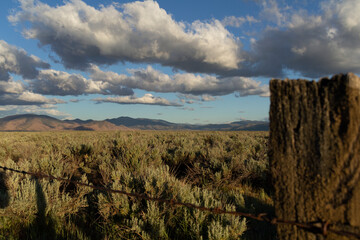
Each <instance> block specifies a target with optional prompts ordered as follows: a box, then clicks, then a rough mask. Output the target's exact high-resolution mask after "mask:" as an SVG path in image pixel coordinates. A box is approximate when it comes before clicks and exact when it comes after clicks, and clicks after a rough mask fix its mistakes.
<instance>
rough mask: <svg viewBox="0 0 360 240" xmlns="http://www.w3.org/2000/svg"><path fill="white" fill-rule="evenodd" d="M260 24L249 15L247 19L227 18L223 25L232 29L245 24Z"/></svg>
mask: <svg viewBox="0 0 360 240" xmlns="http://www.w3.org/2000/svg"><path fill="white" fill-rule="evenodd" d="M258 22H260V21H259V20H257V19H256V18H254V17H253V16H249V15H247V16H246V17H235V16H227V17H225V18H224V19H223V20H222V24H223V25H224V26H230V27H241V26H242V25H243V24H245V23H249V24H252V23H258Z"/></svg>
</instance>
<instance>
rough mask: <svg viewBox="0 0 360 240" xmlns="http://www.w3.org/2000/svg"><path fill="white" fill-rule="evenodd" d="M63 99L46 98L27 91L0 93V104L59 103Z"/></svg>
mask: <svg viewBox="0 0 360 240" xmlns="http://www.w3.org/2000/svg"><path fill="white" fill-rule="evenodd" d="M60 103H65V101H63V100H61V99H56V98H51V99H49V98H46V97H44V96H42V95H40V94H36V93H33V92H29V91H24V92H22V93H17V94H14V93H2V94H0V105H4V106H5V105H43V104H60Z"/></svg>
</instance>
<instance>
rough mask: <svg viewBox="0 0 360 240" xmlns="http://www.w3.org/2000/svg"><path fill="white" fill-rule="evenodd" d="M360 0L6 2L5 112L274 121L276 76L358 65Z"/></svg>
mask: <svg viewBox="0 0 360 240" xmlns="http://www.w3.org/2000/svg"><path fill="white" fill-rule="evenodd" d="M359 12H360V1H359V0H327V1H316V0H288V1H285V0H222V1H211V0H196V1H193V0H182V1H175V0H158V1H153V0H145V1H128V0H126V1H121V0H114V1H111V0H104V1H98V0H67V1H62V0H47V1H46V0H39V1H38V0H2V1H0V28H1V32H0V117H5V116H8V115H14V114H26V113H33V114H46V115H50V116H54V117H57V118H59V119H75V118H79V119H83V120H86V119H94V120H103V119H108V118H116V117H121V116H129V117H133V118H152V119H164V120H167V121H170V122H176V123H193V124H208V123H227V122H233V121H240V120H268V116H269V106H270V98H269V96H270V92H269V80H270V79H272V78H278V79H285V78H290V79H297V78H302V79H309V80H311V79H315V80H316V79H319V78H321V77H326V76H331V75H334V74H338V73H346V72H354V73H355V74H359V73H360V14H358V13H359Z"/></svg>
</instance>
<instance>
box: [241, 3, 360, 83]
mask: <svg viewBox="0 0 360 240" xmlns="http://www.w3.org/2000/svg"><path fill="white" fill-rule="evenodd" d="M359 12H360V1H358V0H343V1H328V2H324V3H323V10H322V12H320V13H319V15H309V14H307V13H306V12H304V11H299V12H298V13H296V14H294V15H293V17H292V21H291V22H290V23H289V24H288V26H287V27H286V28H281V29H279V28H271V29H267V30H266V31H265V32H263V33H262V34H261V36H260V38H259V39H257V41H256V42H254V43H253V44H252V51H251V52H249V56H250V57H249V59H250V61H249V64H248V67H247V68H242V69H240V70H239V71H237V72H236V73H235V74H240V75H245V76H260V75H261V76H268V77H283V76H284V69H290V70H293V71H295V72H298V73H300V74H302V75H303V76H305V77H311V78H318V77H321V76H327V75H332V74H336V73H341V72H343V73H345V72H355V73H360V64H359V62H360V17H359V14H358V13H359Z"/></svg>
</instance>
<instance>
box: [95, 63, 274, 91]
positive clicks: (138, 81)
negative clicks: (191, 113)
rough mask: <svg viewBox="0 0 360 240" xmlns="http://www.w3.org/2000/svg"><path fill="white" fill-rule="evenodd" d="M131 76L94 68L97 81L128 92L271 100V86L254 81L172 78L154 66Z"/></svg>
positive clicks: (212, 77) (191, 75)
mask: <svg viewBox="0 0 360 240" xmlns="http://www.w3.org/2000/svg"><path fill="white" fill-rule="evenodd" d="M128 71H129V73H130V76H128V75H124V74H121V75H120V74H117V73H114V72H104V71H102V70H100V69H99V68H98V67H96V66H94V65H93V66H92V68H91V78H92V80H93V81H107V82H109V83H111V84H113V85H115V84H117V85H121V86H126V87H128V88H136V89H142V90H147V91H152V92H163V93H168V92H174V93H175V92H176V93H182V94H192V95H204V94H207V95H212V96H221V95H227V94H231V93H234V92H238V93H239V94H240V95H241V96H247V95H260V96H268V95H269V89H268V86H264V85H260V82H256V81H254V80H252V79H250V78H245V77H225V78H219V77H216V76H212V75H195V74H191V73H182V74H175V75H173V76H169V75H167V74H164V73H161V72H159V71H157V70H155V69H153V68H152V67H151V66H148V67H147V68H146V69H130V70H128Z"/></svg>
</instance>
